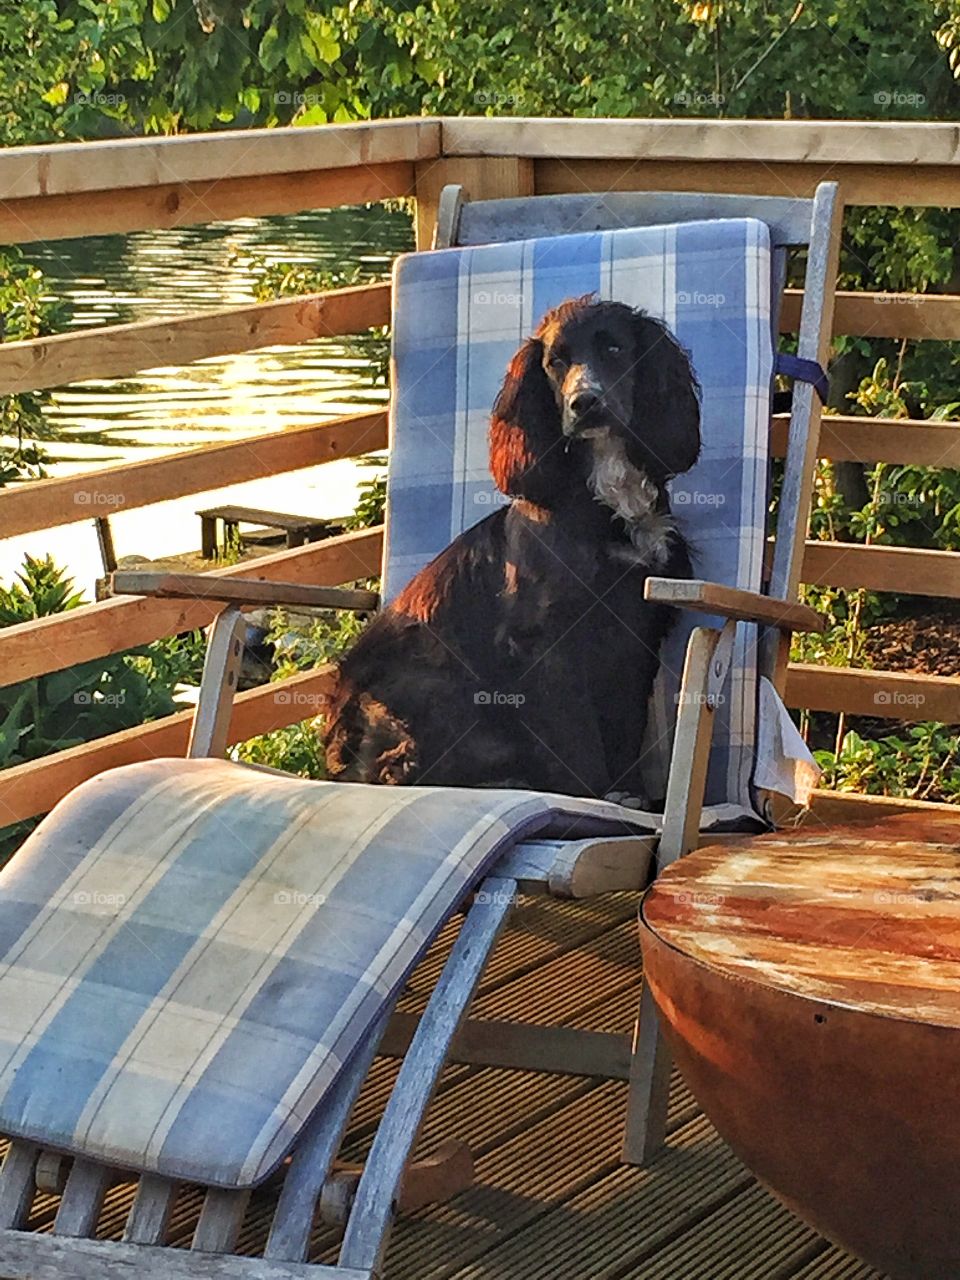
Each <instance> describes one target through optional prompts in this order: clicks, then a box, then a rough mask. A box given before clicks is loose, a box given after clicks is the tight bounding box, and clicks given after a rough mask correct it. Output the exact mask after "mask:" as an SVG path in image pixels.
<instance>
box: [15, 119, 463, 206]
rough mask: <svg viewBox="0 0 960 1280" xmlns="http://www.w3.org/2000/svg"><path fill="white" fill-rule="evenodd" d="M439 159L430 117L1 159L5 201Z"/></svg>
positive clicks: (22, 153)
mask: <svg viewBox="0 0 960 1280" xmlns="http://www.w3.org/2000/svg"><path fill="white" fill-rule="evenodd" d="M439 152H440V127H439V123H438V121H437V120H436V119H431V118H429V117H423V118H422V119H408V120H372V121H366V122H363V123H357V124H339V125H318V126H314V127H311V128H298V127H296V126H290V127H287V128H282V129H236V130H233V129H231V130H220V131H219V132H217V133H190V134H183V135H180V136H178V137H170V138H120V139H116V138H110V139H106V140H104V141H101V142H67V143H63V142H55V143H50V144H45V145H42V146H35V147H6V148H5V149H4V150H3V151H2V152H0V191H2V192H3V197H4V199H5V200H18V199H22V198H28V197H31V196H57V195H73V194H76V193H77V192H81V191H85V192H86V191H121V190H125V189H128V188H131V187H154V186H162V185H164V184H166V183H171V182H196V183H210V182H219V181H222V180H223V179H231V178H248V177H259V176H262V175H264V174H287V173H309V172H315V171H316V170H318V169H341V168H353V167H359V168H363V167H365V166H367V165H377V164H384V163H388V162H390V161H396V160H408V161H415V160H429V159H430V158H431V157H433V156H436V155H439Z"/></svg>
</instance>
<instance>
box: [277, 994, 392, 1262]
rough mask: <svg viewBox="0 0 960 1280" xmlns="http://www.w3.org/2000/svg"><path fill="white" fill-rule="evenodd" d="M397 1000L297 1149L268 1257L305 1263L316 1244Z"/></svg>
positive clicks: (325, 1103)
mask: <svg viewBox="0 0 960 1280" xmlns="http://www.w3.org/2000/svg"><path fill="white" fill-rule="evenodd" d="M395 1003H396V1002H395V1001H391V1002H390V1004H389V1007H385V1008H384V1010H383V1013H382V1014H381V1015H380V1017H379V1018H378V1019H377V1021H376V1022H375V1023H374V1024H373V1026H372V1027H371V1028H370V1030H369V1031H368V1033H367V1035H366V1037H365V1039H364V1040H363V1042H362V1044H361V1045H360V1047H359V1049H358V1051H357V1053H356V1054H355V1056H354V1060H353V1063H352V1064H351V1067H350V1069H349V1070H348V1071H344V1072H342V1073H341V1075H340V1078H339V1080H338V1081H337V1082H336V1084H335V1085H334V1087H333V1089H332V1090H331V1092H330V1094H329V1096H328V1097H327V1099H326V1101H325V1102H324V1105H323V1108H322V1110H321V1111H320V1113H319V1114H318V1115H317V1116H315V1117H314V1119H313V1121H312V1122H311V1124H310V1126H309V1127H308V1129H307V1130H306V1132H305V1133H304V1134H303V1135H302V1136H301V1138H300V1142H299V1143H298V1145H297V1148H296V1151H295V1152H294V1155H293V1159H292V1160H291V1162H290V1168H289V1169H288V1170H287V1175H286V1178H285V1179H284V1183H283V1190H282V1191H281V1192H280V1199H279V1200H278V1202H277V1208H276V1211H275V1213H274V1216H273V1222H272V1223H271V1226H270V1234H269V1236H268V1237H267V1244H266V1247H265V1249H264V1251H263V1256H264V1257H265V1258H275V1259H284V1260H288V1261H291V1262H303V1261H304V1260H305V1259H306V1256H307V1250H308V1248H309V1245H310V1231H311V1229H312V1227H313V1220H314V1214H315V1213H316V1207H317V1201H318V1199H319V1197H320V1193H321V1191H322V1190H323V1184H324V1182H325V1181H326V1179H327V1177H328V1175H329V1173H330V1169H331V1166H332V1165H333V1160H334V1157H335V1156H336V1154H337V1151H338V1150H339V1147H340V1143H341V1141H342V1139H343V1132H344V1129H345V1128H346V1126H347V1121H348V1119H349V1118H350V1111H351V1109H352V1107H353V1104H354V1102H356V1100H357V1095H358V1094H359V1092H360V1089H361V1086H362V1085H363V1081H364V1079H365V1078H366V1074H367V1072H368V1071H369V1070H370V1065H371V1063H372V1062H373V1059H374V1057H375V1055H376V1052H377V1047H378V1045H379V1044H380V1040H381V1037H382V1036H383V1032H384V1029H385V1028H386V1025H387V1022H388V1021H389V1019H390V1015H391V1014H392V1013H393V1006H394V1004H395Z"/></svg>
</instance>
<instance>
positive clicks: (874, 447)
mask: <svg viewBox="0 0 960 1280" xmlns="http://www.w3.org/2000/svg"><path fill="white" fill-rule="evenodd" d="M788 423H789V419H788V418H786V417H783V416H778V417H776V418H774V420H773V432H772V435H771V442H770V443H771V449H772V451H773V454H774V457H777V458H782V457H783V456H784V453H785V452H786V447H787V426H788ZM817 453H818V455H819V457H821V458H828V459H830V461H832V462H899V463H909V464H910V465H912V466H915V467H960V422H931V421H929V420H918V419H915V418H849V417H844V416H841V415H839V414H837V415H836V416H834V415H833V414H829V415H827V416H826V417H824V418H823V419H822V420H821V422H820V441H819V445H818V448H817ZM0 502H2V496H0Z"/></svg>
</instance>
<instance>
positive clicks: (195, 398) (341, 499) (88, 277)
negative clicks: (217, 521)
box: [0, 205, 413, 593]
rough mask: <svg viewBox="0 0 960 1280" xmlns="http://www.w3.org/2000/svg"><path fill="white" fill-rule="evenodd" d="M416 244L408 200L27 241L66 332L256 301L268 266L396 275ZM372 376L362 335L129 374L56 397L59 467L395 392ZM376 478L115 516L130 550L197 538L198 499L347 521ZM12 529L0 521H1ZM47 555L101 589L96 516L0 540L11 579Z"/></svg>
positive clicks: (269, 489)
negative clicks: (60, 308)
mask: <svg viewBox="0 0 960 1280" xmlns="http://www.w3.org/2000/svg"><path fill="white" fill-rule="evenodd" d="M412 247H413V228H412V223H411V219H410V218H409V217H408V216H407V214H406V213H405V212H403V211H402V210H399V209H396V208H385V207H383V206H379V205H374V206H370V207H366V208H352V209H330V210H321V211H318V212H314V213H305V214H300V215H298V216H296V217H290V218H257V219H254V218H244V219H238V220H236V221H233V222H223V223H217V224H213V225H211V226H207V227H187V228H183V229H179V230H170V231H143V232H135V233H132V234H130V235H126V236H99V237H89V238H85V239H81V240H64V241H59V242H56V243H51V244H38V245H24V246H23V251H24V255H25V256H26V258H27V259H28V260H29V261H31V262H36V263H37V264H38V265H40V266H41V267H42V269H43V271H44V274H45V276H46V278H47V280H48V281H49V283H50V286H51V287H50V292H51V293H52V294H54V295H56V296H57V297H59V298H62V299H63V300H64V301H65V302H66V304H67V307H66V316H67V321H66V324H65V328H67V329H72V328H89V327H91V326H96V325H107V324H121V323H124V322H126V321H131V320H152V319H163V318H172V317H174V316H178V315H184V314H186V313H188V312H192V311H202V310H204V309H207V308H213V307H223V306H229V305H233V304H237V305H241V304H243V303H248V302H251V301H253V300H254V287H255V284H256V280H257V275H258V264H263V263H267V264H272V263H276V262H291V263H297V264H301V265H304V266H308V267H312V268H318V269H319V268H322V267H325V266H326V267H337V268H340V269H348V268H351V267H357V268H358V269H359V270H360V272H361V273H362V274H363V276H364V277H365V278H367V277H369V278H379V277H382V276H383V275H385V274H387V273H388V271H389V264H390V260H391V259H392V258H394V257H395V256H396V255H397V254H398V253H401V252H403V251H405V250H407V249H410V248H412ZM386 396H387V392H386V389H385V388H382V387H380V388H378V387H375V386H374V385H373V379H372V377H371V365H370V362H369V360H368V358H367V357H366V355H365V354H364V352H363V342H362V340H361V341H359V342H357V341H355V340H351V341H350V345H349V346H345V345H344V343H343V342H342V341H339V340H337V339H317V340H316V341H313V342H309V343H304V344H302V345H298V346H291V347H270V348H266V349H264V350H262V351H250V352H246V353H244V354H242V355H233V356H218V357H214V358H212V359H209V360H202V361H198V362H197V363H195V364H192V365H187V366H184V367H181V368H157V369H153V370H150V371H147V372H142V373H139V374H137V375H136V376H135V377H133V378H124V379H112V380H102V381H93V382H87V383H83V384H74V385H71V386H69V387H64V388H60V389H58V390H57V391H56V393H55V395H54V399H53V404H52V406H51V407H50V410H49V416H50V419H51V421H52V422H54V423H55V424H56V426H57V428H58V430H59V433H60V435H59V439H58V440H56V441H53V442H51V443H50V444H48V445H47V446H46V447H47V450H48V452H49V454H50V456H51V460H52V465H51V467H50V468H49V470H50V473H51V474H52V475H66V474H71V473H78V472H84V471H90V470H95V469H98V468H101V467H105V466H110V465H116V464H118V463H121V462H129V461H138V460H141V459H147V458H151V457H157V456H160V455H162V454H165V453H170V452H172V451H174V450H176V449H181V448H189V447H191V446H196V445H201V444H205V443H209V442H222V441H225V440H229V439H233V438H239V437H242V436H253V437H255V436H256V435H257V433H258V432H263V431H276V430H278V429H279V428H282V427H284V426H296V425H300V424H303V423H307V422H317V421H321V420H323V419H326V418H332V417H335V416H336V415H338V414H342V413H349V412H355V411H357V410H358V409H361V410H362V409H366V408H372V407H374V406H376V405H377V404H382V403H383V402H384V401H385V400H386ZM370 474H371V472H370V471H369V470H368V469H367V468H361V467H358V465H357V464H356V463H354V462H352V461H347V460H345V461H343V462H334V463H328V464H326V465H325V466H322V467H314V468H311V469H310V470H307V471H300V472H291V473H288V474H284V475H278V476H274V477H265V478H264V479H261V480H256V481H251V482H249V483H247V484H243V485H234V486H232V487H230V488H229V489H221V490H216V491H211V492H207V493H197V494H191V495H190V496H188V497H186V498H183V499H179V500H177V501H175V502H165V503H159V504H156V505H154V506H151V507H145V508H140V509H137V510H132V511H123V510H122V509H120V510H118V511H117V512H116V514H114V513H113V512H111V513H110V514H111V525H112V527H113V535H114V542H115V544H116V550H117V554H118V556H120V557H122V556H127V555H142V556H148V557H151V558H153V557H159V556H163V555H169V554H173V553H175V552H179V551H188V550H194V549H196V548H197V547H198V545H199V529H200V522H199V520H198V519H197V517H196V515H195V514H194V513H195V512H196V511H197V510H198V509H199V508H201V507H205V506H211V505H215V504H217V503H220V502H224V501H230V502H233V503H237V504H241V505H244V506H253V507H263V508H267V509H271V508H272V509H274V510H281V511H294V512H297V513H298V514H300V513H302V514H305V515H313V514H316V515H319V516H327V515H340V514H344V513H345V512H347V511H350V510H351V509H352V508H353V505H354V502H355V499H356V486H357V481H358V480H360V479H364V478H366V477H367V476H368V475H370ZM0 537H2V530H0ZM26 552H29V553H30V554H32V555H44V554H46V553H48V552H49V553H51V554H52V555H53V556H54V557H55V558H56V559H57V560H58V561H59V562H60V563H63V564H66V565H67V566H68V567H69V568H70V570H71V571H72V572H73V573H74V574H75V576H76V579H77V583H78V585H80V586H82V587H83V588H84V590H86V591H87V592H88V593H90V592H92V588H93V581H94V579H95V577H97V576H98V574H99V573H100V572H101V569H100V559H99V553H98V550H97V541H96V536H95V533H94V528H93V525H92V523H91V522H90V521H86V522H83V523H79V524H74V525H69V526H65V527H64V528H62V529H48V530H43V531H41V532H38V533H34V534H28V535H24V536H23V537H18V538H11V539H7V540H5V541H0V581H6V580H8V579H9V577H10V575H11V574H12V573H13V572H14V571H15V569H16V568H17V566H18V565H19V564H20V563H21V562H22V559H23V555H24V553H26Z"/></svg>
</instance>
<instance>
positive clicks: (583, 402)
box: [570, 389, 600, 418]
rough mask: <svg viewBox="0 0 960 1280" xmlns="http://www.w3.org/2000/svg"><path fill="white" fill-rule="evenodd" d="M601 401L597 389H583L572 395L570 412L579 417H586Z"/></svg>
mask: <svg viewBox="0 0 960 1280" xmlns="http://www.w3.org/2000/svg"><path fill="white" fill-rule="evenodd" d="M599 403H600V397H599V396H598V395H597V393H596V391H589V390H584V389H581V390H580V391H577V392H575V393H574V394H573V395H572V396H571V397H570V412H571V413H572V414H574V415H575V416H576V417H578V418H582V417H584V416H585V415H586V414H588V413H589V412H590V410H591V409H595V408H596V407H597V405H598V404H599Z"/></svg>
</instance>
